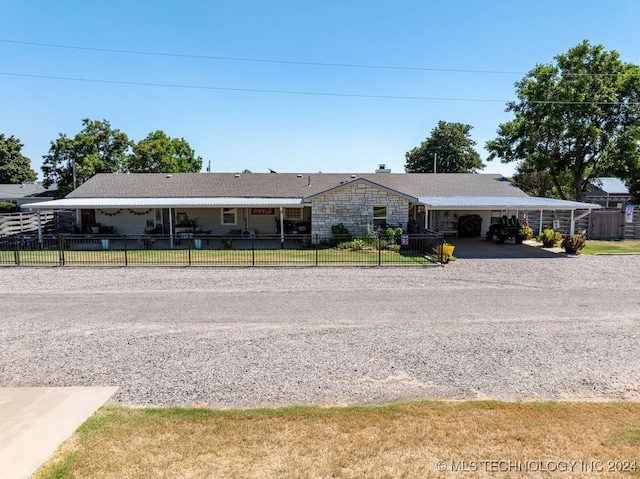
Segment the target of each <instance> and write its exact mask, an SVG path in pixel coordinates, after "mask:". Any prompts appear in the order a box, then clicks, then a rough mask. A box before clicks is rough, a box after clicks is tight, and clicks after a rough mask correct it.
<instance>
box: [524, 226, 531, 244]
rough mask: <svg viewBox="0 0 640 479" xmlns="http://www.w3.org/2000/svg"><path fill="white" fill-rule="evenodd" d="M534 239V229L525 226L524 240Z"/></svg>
mask: <svg viewBox="0 0 640 479" xmlns="http://www.w3.org/2000/svg"><path fill="white" fill-rule="evenodd" d="M531 238H533V229H532V228H531V226H527V225H523V226H522V239H526V240H529V239H531Z"/></svg>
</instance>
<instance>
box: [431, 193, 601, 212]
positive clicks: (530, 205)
mask: <svg viewBox="0 0 640 479" xmlns="http://www.w3.org/2000/svg"><path fill="white" fill-rule="evenodd" d="M418 201H419V202H420V204H423V205H425V206H426V207H428V208H431V209H456V210H486V209H496V210H526V209H531V210H593V209H598V208H601V206H600V205H597V204H593V203H582V202H580V201H566V200H556V199H553V198H537V197H534V196H421V197H418Z"/></svg>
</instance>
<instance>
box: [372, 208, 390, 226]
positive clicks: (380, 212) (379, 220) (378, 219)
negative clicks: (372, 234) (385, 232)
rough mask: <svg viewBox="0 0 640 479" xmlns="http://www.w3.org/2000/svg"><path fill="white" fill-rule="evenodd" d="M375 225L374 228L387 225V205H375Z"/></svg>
mask: <svg viewBox="0 0 640 479" xmlns="http://www.w3.org/2000/svg"><path fill="white" fill-rule="evenodd" d="M373 227H374V228H386V227H387V207H386V206H374V207H373Z"/></svg>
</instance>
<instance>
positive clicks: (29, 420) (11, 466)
mask: <svg viewBox="0 0 640 479" xmlns="http://www.w3.org/2000/svg"><path fill="white" fill-rule="evenodd" d="M117 390H118V388H115V387H98V388H83V387H69V388H0V479H23V478H24V479H26V478H28V477H29V476H31V475H32V474H33V473H34V472H35V471H36V469H38V467H40V466H41V465H42V463H43V462H45V461H46V460H47V459H48V458H49V457H50V456H51V454H53V452H54V451H55V450H56V449H57V448H58V446H60V444H62V442H63V441H64V440H65V439H67V438H69V437H70V436H71V435H72V434H73V432H74V431H75V430H76V429H77V428H78V427H79V426H80V425H81V424H82V423H83V422H85V421H86V420H87V418H89V416H91V415H92V414H93V413H94V412H95V411H96V410H97V409H98V408H99V407H100V406H102V405H103V404H104V403H105V402H106V401H108V400H109V398H111V396H113V394H114V393H115V392H116V391H117Z"/></svg>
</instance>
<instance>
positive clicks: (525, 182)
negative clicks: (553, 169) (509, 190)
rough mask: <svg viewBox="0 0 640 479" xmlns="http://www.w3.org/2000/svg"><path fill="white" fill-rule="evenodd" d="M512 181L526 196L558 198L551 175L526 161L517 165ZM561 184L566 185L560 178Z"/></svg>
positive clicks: (564, 179) (564, 180)
mask: <svg viewBox="0 0 640 479" xmlns="http://www.w3.org/2000/svg"><path fill="white" fill-rule="evenodd" d="M512 181H513V183H514V184H515V185H516V186H517V187H518V188H520V189H521V190H522V191H524V192H525V193H527V194H528V195H531V196H538V197H551V198H557V197H558V193H557V191H556V187H555V183H554V181H553V179H552V178H551V175H550V174H549V173H547V172H546V171H540V170H537V169H536V168H535V167H534V166H532V165H531V164H530V163H529V162H528V161H526V160H525V161H522V162H520V163H518V166H517V168H516V172H515V174H514V175H513V178H512ZM561 183H562V184H565V183H566V177H563V178H562V180H561Z"/></svg>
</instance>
